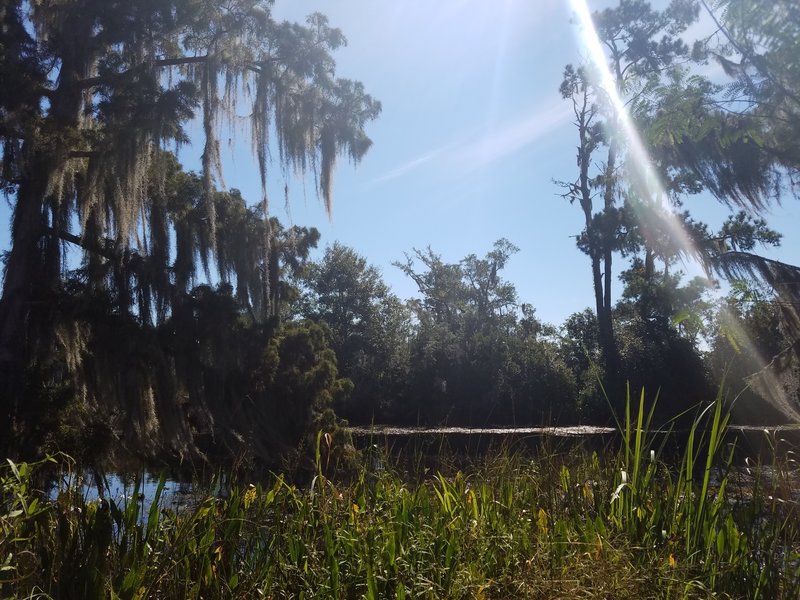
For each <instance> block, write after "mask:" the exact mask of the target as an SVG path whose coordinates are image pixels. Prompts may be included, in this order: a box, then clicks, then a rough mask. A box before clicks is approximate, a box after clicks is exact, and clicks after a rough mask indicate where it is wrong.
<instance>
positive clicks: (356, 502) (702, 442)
mask: <svg viewBox="0 0 800 600" xmlns="http://www.w3.org/2000/svg"><path fill="white" fill-rule="evenodd" d="M653 405H654V403H653V404H650V405H648V403H647V401H646V397H645V394H644V393H641V394H639V395H638V398H637V399H636V401H635V402H633V401H631V399H630V397H629V399H628V403H627V408H626V412H625V415H624V416H623V417H622V419H620V423H619V425H620V436H621V443H620V444H619V446H618V448H617V449H614V450H611V449H609V450H608V451H607V452H605V453H596V452H589V451H586V452H575V451H573V452H568V453H567V452H563V453H559V452H552V453H549V454H548V453H539V454H536V455H531V454H530V453H528V454H526V453H523V452H516V453H503V454H500V455H496V456H493V457H491V458H487V459H486V460H484V461H482V462H481V463H480V464H475V466H473V467H470V468H469V469H466V470H463V471H456V472H455V473H454V474H452V475H444V474H442V473H430V474H428V476H424V477H423V476H420V477H416V478H408V477H404V476H401V475H400V474H399V473H398V471H396V470H395V469H394V468H393V467H392V463H391V459H390V457H387V456H383V457H380V460H381V463H380V464H381V468H378V469H376V468H375V461H374V457H371V458H370V460H369V461H366V460H365V464H364V466H363V467H362V468H361V470H360V471H359V473H358V474H357V476H356V477H355V478H353V479H351V480H350V481H349V482H348V483H343V482H339V481H336V480H333V479H331V478H328V477H327V476H326V473H328V472H330V467H331V465H330V464H328V463H327V461H328V458H327V456H328V455H329V453H328V452H327V444H326V439H325V438H324V435H321V436H320V437H318V438H317V449H316V458H317V463H316V464H317V470H316V473H315V476H314V478H313V480H312V482H311V484H310V485H308V486H305V487H303V488H300V487H297V486H295V485H292V484H291V483H290V482H288V481H287V480H286V479H284V478H283V477H281V476H276V477H274V478H273V479H272V480H271V481H269V482H268V483H266V484H263V483H260V484H259V483H256V484H238V485H237V484H234V485H232V486H231V488H230V490H229V494H228V495H227V497H225V498H217V497H214V496H212V495H208V496H205V497H198V498H197V501H196V502H195V503H193V505H192V507H191V508H188V509H185V510H182V511H175V510H172V509H169V508H165V507H164V505H163V504H164V503H163V502H162V494H163V490H164V485H165V479H164V478H162V480H161V482H160V484H159V486H158V490H157V492H156V497H155V498H154V500H153V501H152V502H151V503H150V505H149V506H143V505H142V503H141V502H138V501H137V497H136V493H138V490H134V494H133V497H132V498H130V499H128V500H125V499H108V500H104V501H87V500H86V499H85V498H83V497H81V495H80V494H78V493H77V489H76V487H75V486H74V485H65V486H63V488H62V489H60V490H59V492H58V494H57V496H56V498H55V499H54V500H45V499H44V497H43V496H42V495H41V494H40V493H38V492H37V491H36V490H35V489H33V487H34V486H33V484H32V481H34V479H35V478H34V475H35V473H36V472H37V471H38V470H41V469H43V468H45V466H46V465H54V464H59V465H61V467H62V468H64V469H67V470H69V469H70V468H71V463H70V462H69V461H67V460H65V459H64V458H63V457H58V458H47V459H45V461H43V462H42V463H38V464H15V463H13V462H11V461H8V463H7V464H6V465H5V467H4V468H3V469H2V471H0V494H1V495H0V515H2V519H0V522H1V523H2V525H0V597H3V598H5V597H18V598H122V599H132V598H368V599H377V598H431V599H434V598H436V599H441V598H484V599H488V598H526V597H527V598H557V597H575V596H578V597H583V598H595V597H596V598H705V597H717V598H719V597H723V598H724V597H730V598H744V597H746V598H797V597H798V595H800V554H798V550H799V549H800V535H799V533H798V519H797V509H796V506H795V504H794V502H793V500H792V499H791V498H787V497H786V494H783V495H780V494H778V493H777V492H776V485H781V481H784V483H783V485H784V487H785V480H784V479H782V478H786V477H790V476H791V473H790V472H788V471H789V470H790V469H792V468H793V463H792V462H791V461H784V462H781V463H780V464H777V463H774V464H772V465H769V467H770V468H769V469H761V470H760V471H759V469H757V468H756V467H755V466H753V473H754V479H753V482H754V483H753V485H752V487H751V489H749V490H747V493H742V491H741V487H739V488H737V490H738V492H737V493H736V494H729V490H730V486H729V483H730V481H731V478H732V477H733V476H734V475H735V473H736V469H735V468H734V466H733V462H732V461H733V450H732V445H731V444H728V442H727V438H728V436H727V434H728V414H727V412H726V407H725V405H724V403H723V401H722V396H721V395H720V396H718V397H717V398H716V399H715V401H714V402H712V403H710V404H709V405H708V406H707V407H704V408H703V409H702V410H700V411H698V414H697V415H696V418H695V419H694V423H693V425H692V427H691V428H690V430H689V432H688V437H687V440H686V446H685V450H684V452H683V454H682V456H679V457H678V458H677V459H675V460H670V459H668V458H667V457H665V456H664V441H663V440H664V434H663V433H661V432H655V431H653V430H652V429H651V425H652V415H653V414H654V413H653V410H654V406H653ZM376 451H377V450H376V449H373V450H372V452H376ZM768 475H769V476H768Z"/></svg>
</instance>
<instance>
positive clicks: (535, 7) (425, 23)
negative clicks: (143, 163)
mask: <svg viewBox="0 0 800 600" xmlns="http://www.w3.org/2000/svg"><path fill="white" fill-rule="evenodd" d="M610 4H611V3H610V2H605V1H604V2H591V1H590V2H589V5H590V8H592V9H595V8H602V7H605V6H608V5H610ZM656 4H657V3H656ZM315 11H318V12H322V13H324V14H326V15H327V16H328V17H329V19H330V22H331V24H332V25H334V26H336V27H340V28H341V29H342V30H343V31H344V33H345V35H346V37H347V39H348V42H349V43H348V46H347V47H345V48H343V49H340V50H339V51H337V53H336V59H337V64H338V74H339V75H340V76H343V77H348V78H352V79H358V80H360V81H362V82H363V83H364V85H365V86H366V88H367V90H368V92H369V93H371V94H372V95H373V96H375V97H376V98H377V99H379V100H380V101H381V102H382V104H383V112H382V114H381V116H380V117H379V119H378V120H377V121H375V122H373V123H371V124H370V125H369V126H368V134H369V135H370V137H371V138H372V140H373V142H374V145H373V147H372V148H371V149H370V151H369V153H368V154H367V156H366V157H365V159H364V160H363V161H362V162H361V164H360V165H358V166H357V167H354V166H352V165H350V164H348V163H347V162H345V161H343V162H341V163H340V164H339V167H338V169H337V172H336V175H335V178H334V207H333V218H332V219H331V220H330V221H329V220H328V219H327V217H326V215H325V211H324V208H323V206H322V203H321V202H320V201H319V200H318V198H317V196H316V193H315V190H314V183H313V180H311V179H310V178H309V179H307V180H306V181H302V180H299V179H297V178H295V177H291V176H289V177H288V178H287V179H286V180H285V181H284V178H283V175H282V174H281V173H280V169H278V168H277V167H275V168H273V169H272V171H271V173H272V180H271V184H270V190H271V194H270V195H271V207H272V212H273V214H274V215H276V216H277V217H278V218H279V219H280V220H281V221H282V222H284V223H288V224H297V225H313V226H315V227H317V228H318V229H319V230H320V231H321V233H322V243H321V246H322V247H324V246H325V245H327V244H331V243H333V242H334V241H335V240H338V241H340V242H341V243H343V244H346V245H348V246H351V247H353V248H354V249H356V250H357V251H358V252H359V253H361V254H363V255H364V256H366V257H367V259H368V260H369V261H370V262H371V263H372V264H374V265H375V266H377V267H378V268H380V269H381V271H382V272H383V275H384V278H385V280H386V281H387V283H389V284H390V285H391V286H392V288H393V290H394V291H395V293H396V294H398V295H399V296H400V297H401V298H407V297H410V296H412V295H414V294H415V293H416V288H415V287H414V285H413V283H412V282H411V281H410V280H408V279H407V278H406V277H405V276H404V275H403V274H402V273H401V272H400V270H399V269H397V268H395V267H393V266H391V263H392V262H393V261H397V260H402V259H403V253H404V252H410V251H411V249H412V248H425V247H427V246H428V245H430V246H431V247H432V249H433V250H434V251H436V252H437V253H440V254H441V255H442V257H443V259H444V260H447V261H457V260H459V259H461V258H463V257H464V256H465V255H467V254H470V253H475V254H478V255H479V256H480V255H483V254H484V253H486V252H487V251H489V250H490V249H491V246H492V244H493V242H494V241H495V240H497V239H499V238H501V237H505V238H507V239H509V240H510V241H511V242H513V243H514V244H516V245H517V246H518V247H519V248H520V252H519V253H518V254H517V255H515V256H514V257H513V258H512V260H511V261H510V263H509V265H508V267H507V268H506V270H505V271H504V276H505V278H506V279H508V280H510V281H511V282H513V283H514V284H515V285H516V287H517V291H518V294H519V299H520V301H521V302H528V303H531V304H533V306H534V307H535V308H536V310H537V313H538V315H539V317H540V318H542V319H543V320H545V321H547V322H550V323H555V324H558V323H560V322H562V321H563V320H564V318H566V317H567V316H568V315H569V314H571V313H573V312H575V311H579V310H582V309H583V308H585V307H588V306H592V305H593V296H592V285H591V278H590V270H589V264H588V259H587V258H586V257H585V256H584V255H583V254H581V253H580V252H579V251H578V250H577V249H576V247H575V241H574V237H572V236H574V235H575V234H577V233H578V232H579V231H580V229H581V222H582V216H581V213H580V211H579V209H578V207H577V206H571V205H570V204H569V203H568V202H567V201H566V200H564V199H562V198H560V197H559V193H560V189H559V188H558V186H557V185H556V184H554V183H553V180H554V179H555V180H571V179H573V178H574V176H575V147H576V143H577V139H576V133H575V130H574V127H572V126H571V124H570V116H571V112H570V110H571V109H570V106H569V103H568V102H565V101H563V100H561V98H560V95H559V93H558V86H559V84H560V82H561V73H562V70H563V67H564V65H565V64H567V63H570V62H577V61H579V60H580V58H581V56H582V52H583V51H582V50H581V47H580V41H579V39H578V37H577V31H576V27H575V26H574V25H571V24H570V17H571V11H570V6H569V1H568V0H435V1H433V0H327V1H323V0H277V1H276V3H275V7H274V15H275V16H276V17H277V18H280V19H288V20H302V19H304V17H305V16H306V15H307V14H309V13H312V12H315ZM240 106H243V104H242V105H240ZM242 116H244V115H242ZM234 137H235V139H234V140H233V141H232V142H231V144H230V145H229V146H228V147H227V148H223V160H224V163H225V183H226V185H227V186H228V187H229V188H234V187H235V188H239V189H240V190H242V193H243V195H244V197H245V198H246V199H247V200H248V201H249V202H251V203H256V202H257V201H258V199H259V197H260V191H259V180H258V174H257V170H256V167H255V164H254V162H253V160H252V158H251V156H250V152H249V147H250V146H249V142H248V140H247V139H246V136H245V135H238V136H234ZM222 139H225V136H224V135H223V137H222ZM201 152H202V143H201V142H200V141H199V135H198V142H197V143H196V145H194V146H187V147H185V148H184V149H183V150H182V152H181V156H180V158H181V160H182V162H183V163H184V165H185V166H186V167H187V168H191V169H197V168H198V165H199V156H200V153H201ZM284 184H288V204H286V203H285V202H284ZM798 206H800V203H798V202H797V200H793V199H790V198H787V200H786V203H785V206H784V207H783V208H781V209H778V210H776V211H775V214H774V217H773V218H771V219H770V221H771V224H772V225H773V226H774V227H775V228H776V229H778V230H779V231H781V232H782V233H783V234H784V235H785V239H784V248H783V249H782V250H779V251H778V252H773V253H772V254H771V255H772V256H774V257H776V258H779V259H781V260H784V261H786V262H790V263H793V264H798V263H800V245H798V240H797V235H796V233H795V232H796V231H797V230H798V229H799V228H798V224H800V211H799V210H798ZM287 207H288V210H287ZM686 207H687V208H688V209H689V210H691V211H692V213H693V214H694V215H696V216H697V217H698V218H701V219H703V220H707V221H708V222H709V223H710V224H712V225H717V224H719V222H721V220H722V218H723V217H724V214H725V213H726V211H725V210H724V209H723V208H722V207H720V206H719V205H718V204H717V203H715V202H714V201H713V200H711V199H709V198H690V199H688V200H687V203H686ZM4 214H7V211H4ZM3 234H4V238H5V239H4V240H0V244H2V245H4V246H6V245H7V243H8V242H7V232H5V231H4V232H3ZM619 288H620V285H619V284H616V290H615V291H616V292H619Z"/></svg>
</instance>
